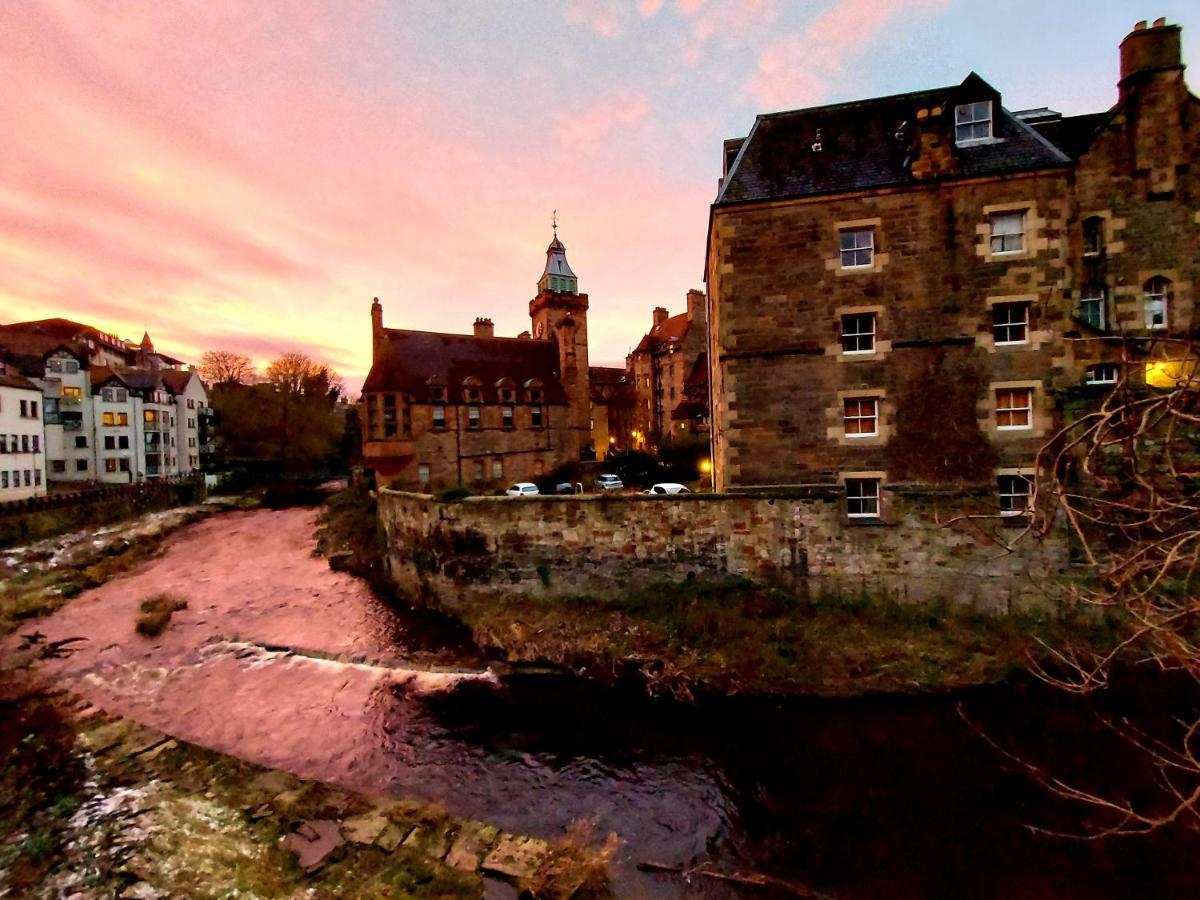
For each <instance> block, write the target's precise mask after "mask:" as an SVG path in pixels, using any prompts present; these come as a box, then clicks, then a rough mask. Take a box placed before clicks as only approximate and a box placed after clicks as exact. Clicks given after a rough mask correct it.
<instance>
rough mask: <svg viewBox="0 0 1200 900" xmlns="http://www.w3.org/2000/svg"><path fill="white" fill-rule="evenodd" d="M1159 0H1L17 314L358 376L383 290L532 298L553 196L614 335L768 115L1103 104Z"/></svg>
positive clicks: (595, 306)
mask: <svg viewBox="0 0 1200 900" xmlns="http://www.w3.org/2000/svg"><path fill="white" fill-rule="evenodd" d="M1189 12H1190V13H1191V16H1190V17H1189V16H1188V13H1189ZM1158 16H1166V17H1167V20H1168V21H1169V22H1171V23H1179V24H1182V25H1183V26H1184V57H1185V61H1187V60H1188V59H1192V60H1197V59H1200V12H1197V11H1196V9H1195V8H1194V7H1193V5H1192V3H1191V2H1177V0H1169V2H1166V0H1156V2H1155V3H1154V4H1153V5H1150V6H1146V5H1143V4H1142V3H1137V2H1128V0H1125V2H1116V0H1058V2H1055V3H1046V2H1044V0H1036V2H1034V0H562V2H558V3H550V2H534V0H390V2H389V0H331V2H324V3H318V2H306V0H274V2H267V3H251V2H246V0H78V2H70V0H4V2H0V322H10V321H19V320H25V319H33V318H44V317H49V316H65V317H69V318H74V319H77V320H81V321H84V322H87V323H89V324H93V325H96V326H97V327H100V328H102V329H104V330H106V331H112V332H115V333H118V334H120V335H122V336H125V337H130V338H134V339H140V337H141V334H142V332H143V331H149V332H150V334H151V336H152V337H153V338H154V341H155V344H156V346H158V347H159V348H160V349H163V350H166V351H167V352H169V353H172V354H173V355H176V356H180V357H182V358H184V359H188V360H192V361H195V360H198V359H199V356H200V354H201V353H202V352H203V351H204V350H209V349H228V350H236V351H239V352H243V353H245V354H247V355H249V356H250V357H251V358H252V359H253V360H254V361H255V362H256V363H257V364H259V365H260V366H261V365H263V364H265V362H266V361H268V360H269V359H271V358H272V357H273V356H275V355H278V354H279V353H281V352H286V351H290V350H299V351H301V352H304V353H308V354H309V355H311V356H313V357H315V358H317V359H319V360H320V361H322V362H325V363H327V364H329V365H331V366H333V367H334V368H335V369H336V370H338V371H339V372H340V373H341V374H342V375H343V376H345V378H346V381H347V384H348V386H349V387H350V388H351V389H352V390H354V389H355V388H357V386H359V385H360V384H361V381H362V378H363V377H364V375H365V373H366V370H367V369H368V368H369V366H370V317H369V309H370V303H371V298H372V297H375V296H378V297H379V298H380V300H381V301H382V303H383V307H384V320H385V324H387V325H388V326H390V327H395V328H415V329H423V330H431V331H457V332H467V331H469V330H470V327H471V323H472V322H473V321H474V319H475V317H476V316H489V317H491V318H492V319H493V320H495V323H496V333H497V334H501V335H515V334H517V333H518V332H520V331H522V330H524V329H526V328H528V325H529V319H528V301H529V300H530V299H531V298H532V297H533V295H534V294H535V292H536V282H537V279H538V277H539V276H540V274H541V271H542V266H543V264H544V262H545V255H544V254H545V250H546V245H547V244H548V243H549V241H550V237H551V228H550V226H551V215H552V211H553V210H557V211H558V220H559V236H560V238H561V239H562V240H563V242H564V243H565V244H566V246H567V254H568V258H569V260H570V262H571V265H572V267H573V268H574V269H575V272H576V274H577V275H578V276H579V284H580V290H581V291H584V292H586V293H588V294H589V298H590V304H591V308H590V310H589V313H588V322H589V329H588V330H589V350H590V355H591V360H592V363H593V364H603V363H608V364H620V363H621V362H622V361H623V360H624V357H625V354H626V353H627V352H628V351H629V349H630V348H631V347H632V346H633V345H635V344H636V343H637V342H638V340H639V338H640V337H641V335H642V334H643V333H645V331H646V330H647V329H648V327H649V323H650V321H651V315H652V313H651V311H652V309H653V308H654V307H656V306H665V307H667V308H668V309H669V310H671V312H672V313H675V312H681V311H683V309H684V308H685V307H684V303H685V295H686V292H687V290H688V289H689V288H693V287H703V267H704V249H705V235H706V230H707V226H708V207H709V204H710V203H711V202H712V200H713V197H714V195H715V191H716V183H717V177H718V176H719V175H720V166H721V142H722V140H723V139H724V138H726V137H734V136H739V135H744V134H746V133H747V132H748V131H749V129H750V127H751V125H752V124H753V122H754V117H755V115H756V114H758V113H763V112H770V111H774V110H779V109H794V108H799V107H804V106H812V105H816V104H822V103H832V102H840V101H845V100H854V99H859V98H863V97H871V96H880V95H885V94H893V93H899V92H902V91H909V90H918V89H921V88H927V87H933V86H938V85H949V84H957V83H958V82H960V81H961V80H962V79H963V78H964V77H965V76H966V75H967V73H968V72H970V71H972V70H974V71H977V72H978V73H979V74H980V75H982V76H983V77H984V78H985V79H987V80H988V81H989V82H991V83H992V84H993V85H994V86H995V87H996V88H997V89H998V90H1000V92H1001V94H1002V96H1003V102H1004V105H1005V106H1007V107H1008V108H1010V109H1021V108H1028V107H1036V106H1050V107H1052V108H1054V109H1058V110H1060V111H1062V112H1064V113H1066V114H1074V113H1083V112H1094V111H1098V110H1103V109H1107V108H1108V107H1109V106H1111V105H1112V103H1113V102H1114V101H1115V98H1116V87H1115V84H1116V79H1117V63H1118V57H1117V46H1118V44H1119V43H1120V41H1121V39H1122V38H1123V37H1124V35H1125V34H1126V33H1128V31H1129V30H1130V29H1131V28H1132V26H1133V24H1134V22H1135V21H1136V20H1137V19H1141V18H1148V19H1153V18H1157V17H1158ZM1193 84H1195V82H1194V81H1193Z"/></svg>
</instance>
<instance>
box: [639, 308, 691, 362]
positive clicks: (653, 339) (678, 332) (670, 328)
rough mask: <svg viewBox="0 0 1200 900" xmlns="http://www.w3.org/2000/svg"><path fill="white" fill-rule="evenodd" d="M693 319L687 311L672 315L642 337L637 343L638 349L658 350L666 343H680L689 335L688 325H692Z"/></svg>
mask: <svg viewBox="0 0 1200 900" xmlns="http://www.w3.org/2000/svg"><path fill="white" fill-rule="evenodd" d="M691 324H692V323H691V320H689V319H688V315H687V313H685V312H682V313H680V314H679V315H677V316H671V317H670V318H669V319H666V320H665V321H662V322H659V323H658V324H657V325H655V326H654V327H653V328H651V329H650V330H649V331H648V332H647V333H646V336H645V337H643V338H642V340H641V342H640V343H639V344H638V345H637V350H635V351H634V352H635V353H636V352H638V351H639V350H657V349H658V348H659V347H662V346H664V345H665V344H671V343H679V342H681V341H682V340H683V339H684V338H685V337H687V333H688V326H689V325H691Z"/></svg>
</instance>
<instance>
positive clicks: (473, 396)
mask: <svg viewBox="0 0 1200 900" xmlns="http://www.w3.org/2000/svg"><path fill="white" fill-rule="evenodd" d="M463 399H464V400H465V401H467V402H468V403H482V402H483V382H482V381H480V380H479V379H478V378H476V377H475V376H474V375H469V376H467V377H466V378H464V379H463Z"/></svg>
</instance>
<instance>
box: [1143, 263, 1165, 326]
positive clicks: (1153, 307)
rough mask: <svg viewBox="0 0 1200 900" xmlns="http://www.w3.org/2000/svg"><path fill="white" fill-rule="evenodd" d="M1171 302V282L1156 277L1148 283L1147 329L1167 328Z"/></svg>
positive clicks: (1159, 276) (1158, 276)
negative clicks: (1168, 309) (1168, 310)
mask: <svg viewBox="0 0 1200 900" xmlns="http://www.w3.org/2000/svg"><path fill="white" fill-rule="evenodd" d="M1170 301H1171V280H1170V279H1169V278H1163V277H1162V276H1161V275H1155V276H1154V277H1153V278H1151V279H1150V280H1149V281H1147V282H1146V327H1147V328H1150V329H1154V330H1159V329H1163V328H1166V327H1167V307H1168V305H1169V304H1170Z"/></svg>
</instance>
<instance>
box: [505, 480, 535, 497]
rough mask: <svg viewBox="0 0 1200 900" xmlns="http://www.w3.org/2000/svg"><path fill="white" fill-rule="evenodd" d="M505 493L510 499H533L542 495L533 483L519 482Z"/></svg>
mask: <svg viewBox="0 0 1200 900" xmlns="http://www.w3.org/2000/svg"><path fill="white" fill-rule="evenodd" d="M504 493H505V494H507V495H508V496H510V497H533V496H534V495H536V494H539V493H541V491H539V490H538V486H537V485H536V484H533V483H532V482H529V481H518V482H517V483H516V484H514V485H512V486H511V487H510V488H509V489H508V490H507V491H505V492H504Z"/></svg>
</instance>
